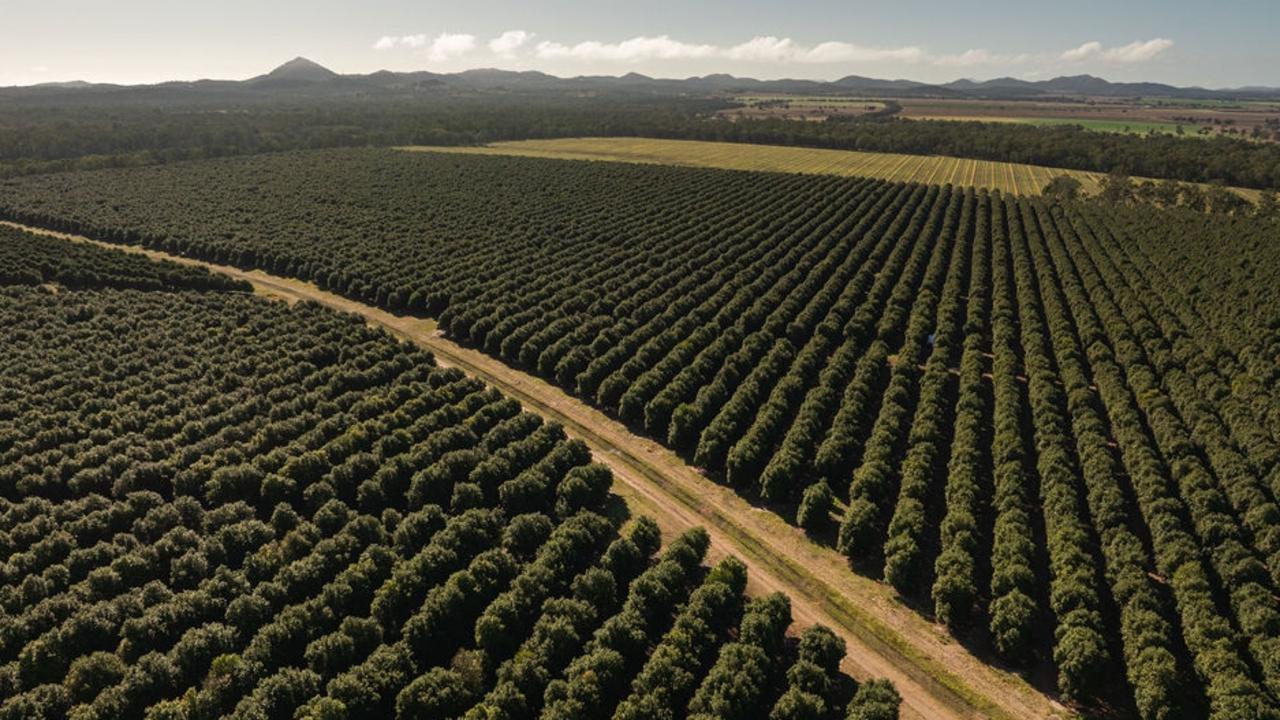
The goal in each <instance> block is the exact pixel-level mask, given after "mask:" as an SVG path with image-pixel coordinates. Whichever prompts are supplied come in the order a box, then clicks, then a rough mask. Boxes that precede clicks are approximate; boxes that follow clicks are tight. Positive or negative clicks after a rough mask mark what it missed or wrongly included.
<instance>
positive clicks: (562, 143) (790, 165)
mask: <svg viewBox="0 0 1280 720" xmlns="http://www.w3.org/2000/svg"><path fill="white" fill-rule="evenodd" d="M403 149H405V150H411V151H415V152H450V153H469V154H476V155H521V156H525V157H540V158H551V159H558V160H600V161H607V162H631V163H644V164H648V165H682V166H686V167H709V168H721V169H725V170H758V171H766V172H786V173H802V174H809V175H839V176H843V177H869V178H876V179H880V180H895V181H901V182H922V183H926V184H930V185H945V184H947V183H951V184H953V185H956V186H958V187H974V188H985V189H988V190H1000V191H1001V192H1004V193H1010V194H1013V195H1039V194H1040V191H1041V189H1043V188H1044V186H1045V185H1046V184H1047V183H1048V182H1049V180H1051V179H1053V178H1054V177H1055V176H1058V175H1070V176H1071V177H1074V178H1076V179H1078V180H1079V181H1080V182H1081V184H1082V185H1083V186H1084V191H1085V192H1086V193H1095V192H1097V191H1098V189H1099V183H1100V181H1101V179H1102V177H1103V175H1102V173H1096V172H1085V171H1082V170H1065V169H1062V168H1051V167H1044V166H1041V165H1026V164H1023V163H1006V162H994V161H991V160H973V159H970V158H954V157H943V156H937V155H906V154H903V153H877V152H860V151H856V150H825V149H820V148H803V147H788V146H780V145H756V144H747V143H730V142H710V141H702V140H661V139H655V138H632V137H601V138H563V139H556V140H515V141H509V142H496V143H491V144H489V145H485V146H481V147H435V146H414V147H406V148H403ZM1135 180H1141V178H1135ZM1235 190H1236V192H1238V193H1240V194H1241V195H1243V196H1244V197H1246V198H1248V199H1250V200H1256V199H1257V195H1258V193H1257V191H1255V190H1247V189H1240V188H1236V189H1235Z"/></svg>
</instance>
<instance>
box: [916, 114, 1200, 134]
mask: <svg viewBox="0 0 1280 720" xmlns="http://www.w3.org/2000/svg"><path fill="white" fill-rule="evenodd" d="M911 119H912V120H957V121H962V122H995V123H1015V124H1019V125H1037V126H1040V127H1044V126H1047V125H1079V126H1080V127H1083V128H1084V129H1086V130H1093V131H1095V132H1109V133H1124V134H1129V135H1145V134H1147V133H1149V132H1151V131H1153V130H1154V131H1155V132H1161V133H1169V134H1171V135H1172V134H1175V133H1176V132H1177V130H1178V124H1177V123H1169V122H1159V121H1150V120H1094V119H1090V118H1071V117H1063V118H1045V117H1010V116H1007V115H918V116H913V117H912V118H911ZM1183 131H1184V132H1185V133H1186V134H1185V137H1188V138H1193V137H1196V134H1195V127H1194V126H1192V125H1184V126H1183Z"/></svg>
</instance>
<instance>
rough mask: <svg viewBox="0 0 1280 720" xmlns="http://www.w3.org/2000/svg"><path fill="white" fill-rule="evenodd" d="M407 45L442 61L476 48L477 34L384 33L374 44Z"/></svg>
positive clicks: (378, 47)
mask: <svg viewBox="0 0 1280 720" xmlns="http://www.w3.org/2000/svg"><path fill="white" fill-rule="evenodd" d="M396 47H406V48H410V49H413V50H421V51H422V52H423V53H424V54H426V56H427V59H428V60H431V61H432V62H442V61H444V60H448V59H450V58H455V57H458V56H459V55H465V54H467V53H469V52H471V51H472V50H475V49H476V36H475V35H468V34H466V33H440V34H439V35H437V36H435V37H434V38H432V37H428V36H427V35H426V34H424V33H419V34H417V35H401V36H399V37H396V36H393V35H384V36H383V37H380V38H378V40H377V42H375V43H374V44H373V49H374V50H390V49H392V48H396Z"/></svg>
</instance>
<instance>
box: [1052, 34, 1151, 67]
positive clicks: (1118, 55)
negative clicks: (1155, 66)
mask: <svg viewBox="0 0 1280 720" xmlns="http://www.w3.org/2000/svg"><path fill="white" fill-rule="evenodd" d="M1172 47H1173V41H1172V40H1169V39H1168V38H1155V39H1152V40H1147V41H1141V40H1137V41H1134V42H1131V43H1129V44H1128V45H1121V46H1120V47H1114V48H1107V47H1103V45H1102V43H1100V42H1098V41H1097V40H1092V41H1090V42H1087V43H1085V44H1083V45H1081V46H1080V47H1075V48H1071V49H1070V50H1067V51H1066V52H1064V53H1062V55H1060V56H1059V57H1060V58H1061V59H1062V60H1066V61H1068V62H1080V61H1082V60H1095V59H1096V60H1104V61H1107V62H1116V63H1139V62H1146V61H1148V60H1151V59H1153V58H1155V57H1156V56H1158V55H1160V54H1161V53H1163V52H1164V51H1166V50H1168V49H1169V48H1172Z"/></svg>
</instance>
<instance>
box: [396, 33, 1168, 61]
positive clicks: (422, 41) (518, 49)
mask: <svg viewBox="0 0 1280 720" xmlns="http://www.w3.org/2000/svg"><path fill="white" fill-rule="evenodd" d="M533 38H534V34H533V33H531V32H528V31H525V30H507V31H506V32H504V33H502V34H501V35H498V36H497V37H494V38H492V39H490V40H489V41H488V43H486V47H487V49H488V52H489V53H490V54H491V55H492V56H493V57H495V58H500V59H503V60H517V59H519V58H521V57H526V58H527V57H533V58H536V59H538V60H558V61H565V60H569V61H576V62H579V63H626V64H637V63H643V62H651V61H679V60H685V61H688V60H729V61H734V62H745V63H771V64H775V65H777V64H810V65H817V64H828V65H834V64H853V63H889V62H893V63H908V64H923V65H932V66H936V67H960V68H963V67H995V66H1004V67H1016V66H1024V65H1028V64H1031V63H1040V64H1043V63H1049V62H1054V61H1060V62H1083V61H1095V62H1111V63H1139V62H1146V61H1148V60H1151V59H1153V58H1155V57H1157V56H1159V55H1160V54H1161V53H1164V52H1165V51H1167V50H1169V49H1170V48H1172V47H1173V41H1172V40H1168V39H1166V38H1155V39H1152V40H1146V41H1135V42H1132V43H1129V44H1128V45H1122V46H1118V47H1111V48H1108V47H1106V46H1104V45H1103V44H1102V43H1101V42H1098V41H1096V40H1093V41H1090V42H1086V43H1084V44H1082V45H1080V46H1079V47H1075V48H1071V49H1069V50H1066V51H1064V52H1061V53H1054V52H1037V53H1018V54H1005V53H996V52H992V51H990V50H987V49H986V48H970V49H968V50H965V51H963V52H959V53H953V54H947V53H932V52H929V51H928V50H926V49H924V48H922V47H919V46H916V45H903V46H899V47H868V46H864V45H857V44H855V43H849V42H842V41H835V40H831V41H827V42H821V43H818V44H816V45H805V44H801V43H797V42H796V41H794V40H792V39H791V38H787V37H777V36H774V35H758V36H756V37H753V38H751V39H750V40H747V41H745V42H741V43H738V44H736V45H711V44H706V43H689V42H683V41H680V40H676V39H674V38H672V37H671V36H670V35H655V36H647V35H639V36H636V37H633V38H630V39H628V40H622V41H620V42H604V41H600V40H584V41H581V42H577V43H572V44H567V43H562V42H556V41H552V40H543V41H542V42H539V43H537V44H534V43H533ZM373 47H374V49H376V50H391V49H394V48H408V49H410V50H417V51H419V52H421V53H422V54H424V55H426V57H427V58H428V59H430V60H431V61H433V62H442V61H445V60H451V59H454V58H457V57H460V56H463V55H467V54H469V53H472V52H474V51H476V50H478V49H480V48H479V44H478V42H477V40H476V36H475V35H468V34H465V33H456V34H454V33H440V34H439V35H436V36H434V37H433V36H429V35H426V34H422V33H420V34H417V35H402V36H394V35H388V36H384V37H381V38H379V39H378V40H377V41H376V42H375V43H374V44H373Z"/></svg>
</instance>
